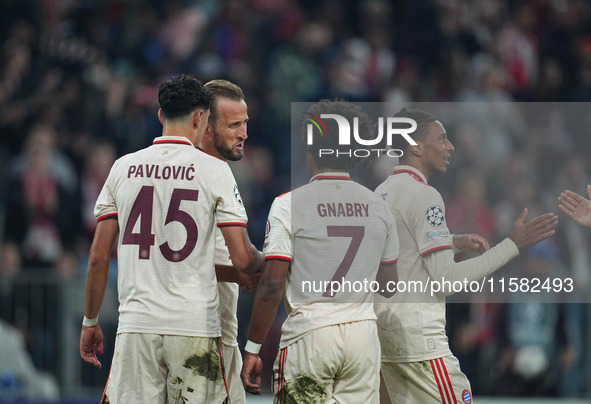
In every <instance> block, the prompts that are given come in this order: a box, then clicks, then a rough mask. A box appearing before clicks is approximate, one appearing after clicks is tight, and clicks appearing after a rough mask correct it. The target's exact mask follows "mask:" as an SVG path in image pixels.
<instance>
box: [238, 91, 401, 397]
mask: <svg viewBox="0 0 591 404" xmlns="http://www.w3.org/2000/svg"><path fill="white" fill-rule="evenodd" d="M308 113H309V114H311V116H321V114H323V113H326V114H338V115H340V116H343V117H345V118H347V119H350V120H351V121H352V119H353V118H358V119H359V130H360V133H361V132H362V133H364V134H365V135H367V136H369V133H370V131H371V125H370V121H369V119H368V118H367V116H366V114H365V113H364V112H363V111H362V110H361V109H360V108H358V107H356V106H355V105H352V104H350V103H347V102H344V101H336V102H334V101H333V102H331V101H322V102H320V103H317V104H315V105H314V106H313V107H312V108H310V109H309V110H308ZM331 121H333V120H331V119H327V120H325V123H326V133H325V134H324V135H321V136H315V137H314V139H313V143H312V145H310V146H308V147H307V152H308V153H307V164H308V168H309V169H310V171H311V172H312V175H313V177H312V179H311V180H310V183H309V184H306V185H304V186H302V187H300V188H297V189H295V190H293V191H291V192H289V193H287V194H284V195H281V196H279V197H277V198H275V201H274V202H273V205H272V207H271V211H270V212H269V217H268V221H267V232H266V237H265V245H264V248H263V250H264V253H265V260H266V262H265V267H264V269H263V276H262V278H261V281H260V284H259V287H258V289H257V292H256V296H255V301H254V305H253V310H252V318H251V323H250V331H249V337H248V338H249V341H248V343H247V346H246V348H245V351H246V352H245V356H244V366H243V368H242V373H241V376H242V381H243V383H244V386H245V388H246V390H247V391H249V392H251V393H254V394H259V393H260V373H261V371H262V363H261V362H260V358H259V357H258V352H259V351H258V350H259V348H260V345H261V344H262V343H263V341H264V340H265V338H266V336H267V333H268V331H269V329H270V327H271V324H272V322H273V319H274V317H275V314H276V312H277V308H278V306H279V303H280V300H281V296H282V294H283V292H284V290H285V301H286V307H287V311H288V317H287V319H286V320H285V322H284V323H283V326H282V329H281V341H280V344H279V348H280V351H279V354H278V356H277V360H276V361H275V365H274V377H273V384H274V393H275V401H276V402H281V403H283V402H296V403H324V402H333V401H334V402H341V403H356V402H360V403H376V402H377V401H378V389H379V358H380V348H379V341H378V338H377V330H376V322H375V319H376V316H375V313H374V310H373V305H372V302H373V293H372V291H371V290H368V289H367V288H366V289H361V290H357V292H355V291H350V290H347V289H345V285H346V284H347V282H348V283H349V284H351V283H353V284H357V283H358V284H363V281H364V280H365V281H369V282H376V280H377V283H378V284H379V286H380V289H379V293H384V294H386V295H389V293H388V291H387V287H386V283H387V282H389V281H395V280H396V259H397V257H398V240H397V236H396V230H395V225H394V219H393V218H392V215H391V214H390V212H389V210H388V208H387V206H386V205H385V203H384V201H383V200H381V198H380V197H378V196H376V195H375V194H373V193H372V192H371V191H369V190H368V189H367V188H365V187H363V186H361V185H359V184H357V183H355V182H353V181H351V178H350V176H349V173H348V171H350V170H353V169H354V168H355V167H356V166H357V164H359V162H360V161H362V159H358V158H352V157H349V156H347V155H344V156H343V155H341V156H340V157H338V158H337V157H334V156H330V157H328V158H327V157H326V156H325V155H322V156H320V155H319V154H318V153H317V152H318V150H319V148H322V147H331V148H334V147H337V146H338V144H337V142H338V136H336V134H338V128H337V125H336V123H334V122H331ZM304 123H305V124H306V123H307V121H305V122H304ZM307 130H308V129H307V127H306V125H304V131H307ZM311 282H315V284H316V285H319V286H320V287H319V288H316V287H315V288H314V290H312V288H311V287H309V286H308V287H307V286H306V285H310V283H311ZM327 282H328V283H330V285H331V287H330V288H328V287H323V286H322V285H325V286H327V285H328V284H327ZM333 282H334V283H333ZM337 286H338V287H337ZM341 286H342V287H343V290H339V289H340V287H341ZM251 376H253V377H255V382H254V383H252V382H251V381H250V378H251Z"/></svg>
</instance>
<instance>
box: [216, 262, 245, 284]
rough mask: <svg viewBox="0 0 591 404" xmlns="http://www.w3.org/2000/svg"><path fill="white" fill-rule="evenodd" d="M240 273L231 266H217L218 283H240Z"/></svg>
mask: <svg viewBox="0 0 591 404" xmlns="http://www.w3.org/2000/svg"><path fill="white" fill-rule="evenodd" d="M239 274H240V272H238V271H237V270H236V268H234V267H232V266H229V265H219V264H215V277H216V279H217V281H218V282H232V283H240V276H239Z"/></svg>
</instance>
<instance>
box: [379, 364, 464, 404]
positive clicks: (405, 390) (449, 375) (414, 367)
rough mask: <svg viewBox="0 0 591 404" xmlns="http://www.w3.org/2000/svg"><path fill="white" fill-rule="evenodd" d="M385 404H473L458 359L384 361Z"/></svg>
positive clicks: (382, 381)
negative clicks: (403, 361)
mask: <svg viewBox="0 0 591 404" xmlns="http://www.w3.org/2000/svg"><path fill="white" fill-rule="evenodd" d="M380 381H381V386H380V403H381V404H415V403H442V404H460V403H463V404H472V402H473V400H472V390H471V389H470V382H469V381H468V378H467V377H466V375H464V374H463V373H462V371H461V370H460V363H459V362H458V360H457V359H456V357H455V356H453V355H450V356H446V357H443V358H437V359H432V360H426V361H421V362H408V363H394V362H382V371H381V377H380Z"/></svg>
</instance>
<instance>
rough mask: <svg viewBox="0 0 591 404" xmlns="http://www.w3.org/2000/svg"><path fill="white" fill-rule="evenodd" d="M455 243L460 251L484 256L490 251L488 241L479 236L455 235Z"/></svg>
mask: <svg viewBox="0 0 591 404" xmlns="http://www.w3.org/2000/svg"><path fill="white" fill-rule="evenodd" d="M453 243H454V245H455V246H456V247H457V248H458V249H459V250H460V251H469V252H475V253H479V254H484V253H485V252H487V251H488V250H490V246H489V245H488V241H486V239H485V238H484V237H482V236H479V235H478V234H454V235H453Z"/></svg>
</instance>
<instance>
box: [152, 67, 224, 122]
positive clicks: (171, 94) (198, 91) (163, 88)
mask: <svg viewBox="0 0 591 404" xmlns="http://www.w3.org/2000/svg"><path fill="white" fill-rule="evenodd" d="M211 99H212V96H211V91H210V90H209V89H207V88H205V87H204V86H203V84H201V82H200V81H199V80H197V79H196V78H195V77H191V76H186V75H184V74H181V75H178V76H173V77H172V78H170V79H168V80H166V81H165V82H164V83H162V84H160V87H159V88H158V103H159V104H160V108H161V109H162V115H163V116H164V118H165V119H171V120H174V119H177V118H180V117H184V116H186V115H188V114H190V113H192V112H193V111H195V110H197V109H203V110H208V109H210V108H211Z"/></svg>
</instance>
